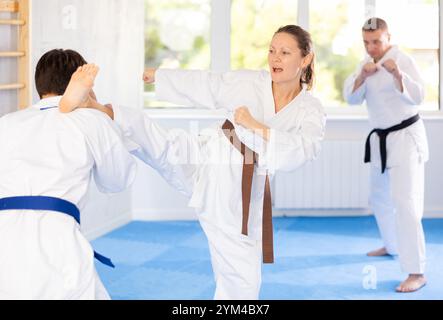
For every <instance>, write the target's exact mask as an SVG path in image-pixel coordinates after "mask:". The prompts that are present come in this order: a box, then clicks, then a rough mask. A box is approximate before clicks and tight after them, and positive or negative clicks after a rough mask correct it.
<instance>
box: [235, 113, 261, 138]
mask: <svg viewBox="0 0 443 320" xmlns="http://www.w3.org/2000/svg"><path fill="white" fill-rule="evenodd" d="M234 122H235V123H236V124H238V125H240V126H242V127H245V128H246V129H249V130H252V131H254V132H255V133H256V134H258V135H260V136H261V137H262V138H263V139H265V140H269V128H268V127H267V126H265V125H264V124H262V123H260V122H258V121H257V120H255V118H254V117H253V116H252V115H251V113H250V112H249V109H248V108H247V107H244V106H242V107H240V108H238V109H237V110H235V113H234Z"/></svg>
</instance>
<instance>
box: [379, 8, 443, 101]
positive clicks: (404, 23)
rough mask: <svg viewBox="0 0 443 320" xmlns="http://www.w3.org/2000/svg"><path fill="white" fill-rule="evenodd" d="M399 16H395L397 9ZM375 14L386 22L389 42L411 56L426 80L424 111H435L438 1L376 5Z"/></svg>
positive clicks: (437, 72) (437, 96) (437, 90)
mask: <svg viewBox="0 0 443 320" xmlns="http://www.w3.org/2000/svg"><path fill="white" fill-rule="evenodd" d="M399 7H400V8H402V9H401V14H396V12H398V8H399ZM375 9H376V13H377V15H378V16H380V18H382V19H386V21H387V23H388V25H389V29H390V32H391V35H392V42H393V43H396V44H398V45H399V47H400V49H402V50H403V51H405V52H407V53H408V54H409V55H411V56H412V58H413V59H414V61H415V62H416V63H417V65H418V67H419V70H420V74H421V76H422V77H423V80H424V81H425V86H426V87H425V92H426V97H425V103H424V105H423V107H422V108H423V110H438V109H439V106H438V100H439V56H438V55H439V3H438V0H397V1H380V0H377V2H376V7H375Z"/></svg>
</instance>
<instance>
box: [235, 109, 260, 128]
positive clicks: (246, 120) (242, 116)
mask: <svg viewBox="0 0 443 320" xmlns="http://www.w3.org/2000/svg"><path fill="white" fill-rule="evenodd" d="M234 121H235V123H236V124H238V125H241V126H243V127H245V128H251V127H252V126H253V123H254V122H255V119H254V118H253V117H252V115H251V113H250V112H249V109H248V108H247V107H244V106H243V107H239V108H238V109H237V110H235V113H234Z"/></svg>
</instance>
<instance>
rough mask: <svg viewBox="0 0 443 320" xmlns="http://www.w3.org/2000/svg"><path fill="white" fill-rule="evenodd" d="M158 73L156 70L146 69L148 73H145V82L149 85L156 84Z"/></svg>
mask: <svg viewBox="0 0 443 320" xmlns="http://www.w3.org/2000/svg"><path fill="white" fill-rule="evenodd" d="M156 72H157V69H155V68H149V69H146V71H145V72H144V73H143V81H144V82H146V83H148V84H151V83H154V82H155V73H156Z"/></svg>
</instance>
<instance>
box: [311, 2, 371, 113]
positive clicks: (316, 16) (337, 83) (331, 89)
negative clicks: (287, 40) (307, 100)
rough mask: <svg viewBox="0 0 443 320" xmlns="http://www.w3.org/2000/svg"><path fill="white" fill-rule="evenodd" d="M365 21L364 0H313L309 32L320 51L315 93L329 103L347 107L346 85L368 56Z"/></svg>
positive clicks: (316, 49)
mask: <svg viewBox="0 0 443 320" xmlns="http://www.w3.org/2000/svg"><path fill="white" fill-rule="evenodd" d="M325 12H327V14H325ZM364 21H365V2H364V1H363V0H357V1H356V0H315V1H310V2H309V22H310V23H309V26H310V28H309V31H310V33H311V36H312V41H313V42H314V48H315V54H316V60H315V62H316V65H315V73H316V83H315V94H316V95H317V96H318V97H319V98H320V100H321V101H322V102H323V104H324V105H325V106H328V107H342V106H346V102H345V101H344V98H343V94H342V92H343V85H344V81H345V80H346V78H347V77H348V76H349V75H350V74H351V73H353V72H354V70H355V69H356V68H357V66H358V65H359V63H360V61H361V60H362V58H363V56H364V47H363V42H362V38H361V27H362V25H363V23H364Z"/></svg>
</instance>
